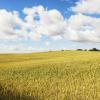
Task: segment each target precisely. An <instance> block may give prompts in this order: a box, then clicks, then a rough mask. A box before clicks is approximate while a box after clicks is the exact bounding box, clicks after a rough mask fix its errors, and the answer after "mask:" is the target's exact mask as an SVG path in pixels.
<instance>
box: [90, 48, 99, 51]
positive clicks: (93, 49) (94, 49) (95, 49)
mask: <svg viewBox="0 0 100 100" xmlns="http://www.w3.org/2000/svg"><path fill="white" fill-rule="evenodd" d="M89 51H99V49H97V48H92V49H90V50H89Z"/></svg>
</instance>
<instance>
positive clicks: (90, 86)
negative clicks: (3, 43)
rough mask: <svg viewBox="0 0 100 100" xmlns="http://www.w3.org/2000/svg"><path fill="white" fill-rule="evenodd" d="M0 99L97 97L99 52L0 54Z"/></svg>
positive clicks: (92, 99) (99, 98)
mask: <svg viewBox="0 0 100 100" xmlns="http://www.w3.org/2000/svg"><path fill="white" fill-rule="evenodd" d="M0 100H100V52H89V51H62V52H45V53H33V54H12V55H11V54H8V55H6V54H5V55H0Z"/></svg>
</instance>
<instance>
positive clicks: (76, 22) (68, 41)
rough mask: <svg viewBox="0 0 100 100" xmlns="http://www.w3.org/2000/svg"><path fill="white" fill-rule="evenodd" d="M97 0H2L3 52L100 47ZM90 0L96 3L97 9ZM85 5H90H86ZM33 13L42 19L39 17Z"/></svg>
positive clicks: (0, 49) (0, 48)
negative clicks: (92, 6)
mask: <svg viewBox="0 0 100 100" xmlns="http://www.w3.org/2000/svg"><path fill="white" fill-rule="evenodd" d="M98 2H100V1H99V0H93V1H91V0H1V1H0V18H2V19H1V20H0V21H1V22H0V23H1V25H2V26H1V27H0V30H1V31H0V32H1V33H0V37H1V38H0V46H1V47H0V52H1V53H5V52H6V53H8V52H10V53H11V52H33V51H45V50H62V49H78V48H83V49H89V48H93V47H96V48H99V49H100V31H99V29H100V11H99V9H98V8H96V7H95V4H98ZM91 4H92V5H93V4H94V9H92V8H91ZM86 5H88V7H90V8H89V9H87V8H88V7H87V6H86ZM97 6H98V5H97ZM15 11H17V13H18V14H17V13H16V12H15ZM36 13H38V16H36ZM3 16H4V18H3ZM34 16H36V18H37V17H39V18H40V19H39V20H36V19H34ZM31 18H33V19H34V20H33V19H31ZM11 19H12V20H11ZM30 19H31V21H30ZM32 21H33V22H32ZM37 23H38V24H37ZM3 25H4V26H3ZM30 27H31V28H30ZM34 27H36V28H34ZM42 30H43V31H42ZM21 32H22V33H21ZM46 32H47V33H46ZM13 37H14V38H13Z"/></svg>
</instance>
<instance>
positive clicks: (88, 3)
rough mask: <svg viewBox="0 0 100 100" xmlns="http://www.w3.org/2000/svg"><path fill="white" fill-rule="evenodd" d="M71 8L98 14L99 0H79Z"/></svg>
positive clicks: (78, 11) (99, 9) (76, 10)
mask: <svg viewBox="0 0 100 100" xmlns="http://www.w3.org/2000/svg"><path fill="white" fill-rule="evenodd" d="M72 10H73V11H74V12H77V13H88V14H100V0H80V1H79V2H77V4H76V6H75V7H72Z"/></svg>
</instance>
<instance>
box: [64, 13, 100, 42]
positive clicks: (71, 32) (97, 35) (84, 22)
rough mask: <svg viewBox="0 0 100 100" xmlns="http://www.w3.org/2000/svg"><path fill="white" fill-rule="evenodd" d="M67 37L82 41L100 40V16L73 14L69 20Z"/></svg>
mask: <svg viewBox="0 0 100 100" xmlns="http://www.w3.org/2000/svg"><path fill="white" fill-rule="evenodd" d="M64 36H65V37H66V38H67V39H70V40H74V41H80V42H100V18H92V17H89V16H85V15H83V14H77V15H73V16H71V17H70V18H69V20H68V21H67V26H66V33H65V35H64Z"/></svg>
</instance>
